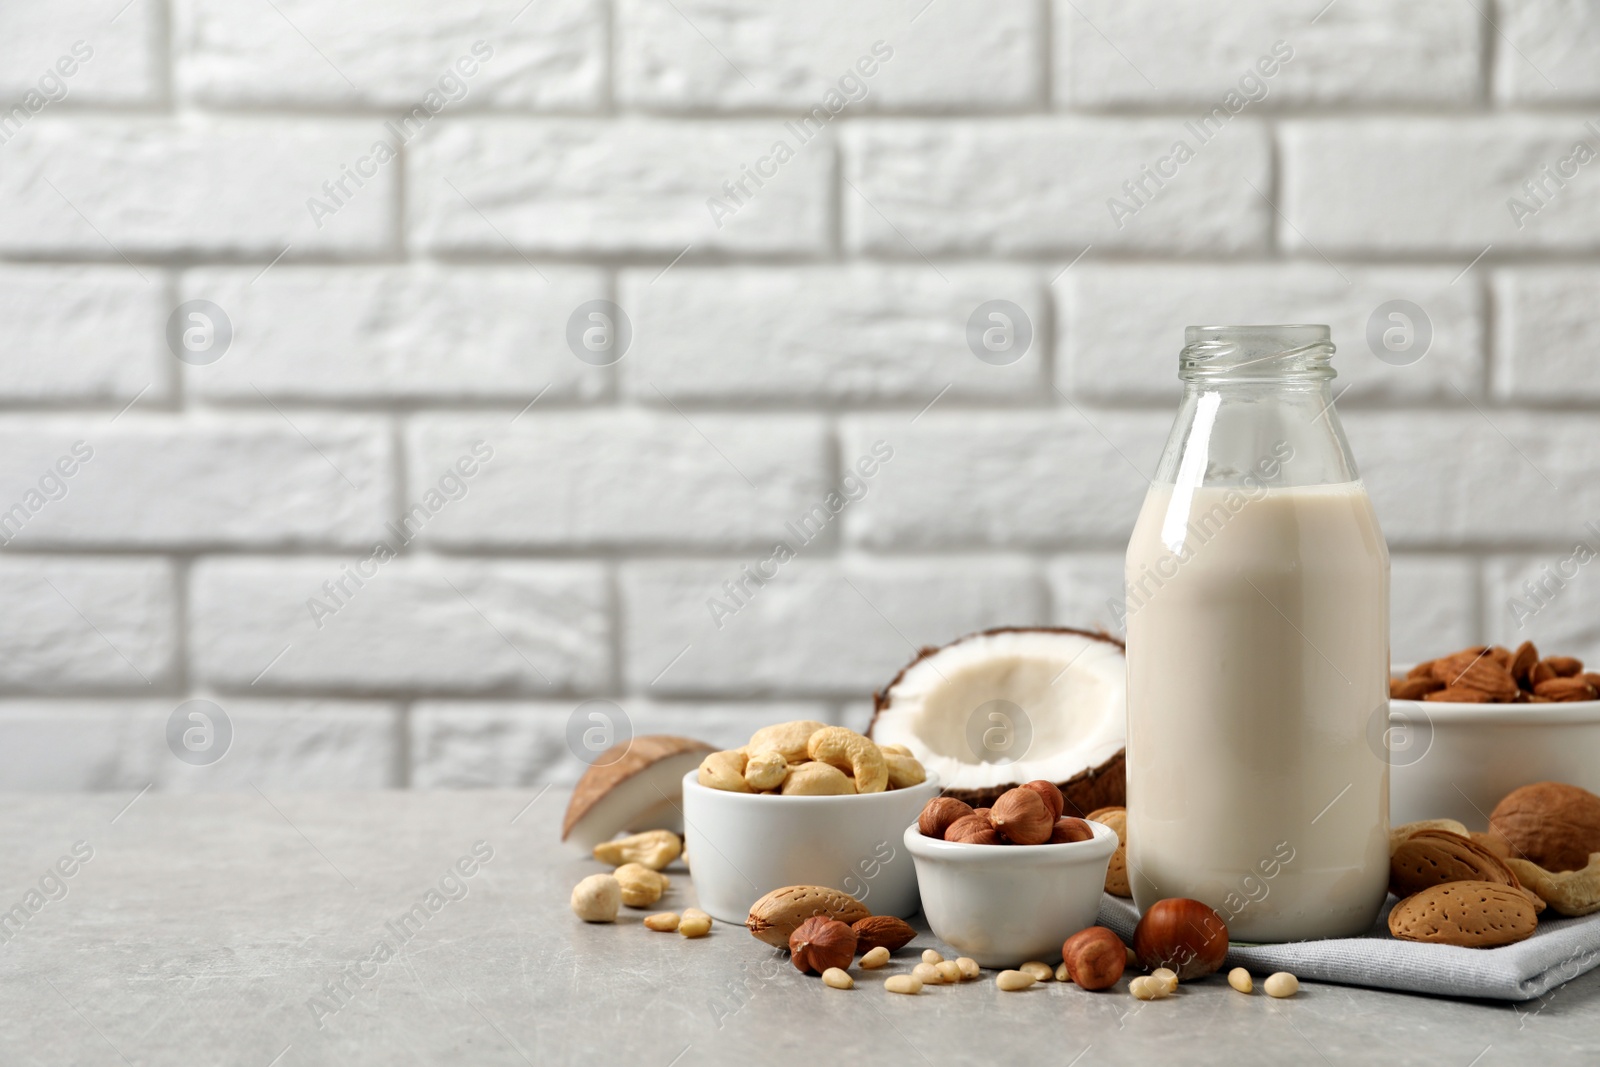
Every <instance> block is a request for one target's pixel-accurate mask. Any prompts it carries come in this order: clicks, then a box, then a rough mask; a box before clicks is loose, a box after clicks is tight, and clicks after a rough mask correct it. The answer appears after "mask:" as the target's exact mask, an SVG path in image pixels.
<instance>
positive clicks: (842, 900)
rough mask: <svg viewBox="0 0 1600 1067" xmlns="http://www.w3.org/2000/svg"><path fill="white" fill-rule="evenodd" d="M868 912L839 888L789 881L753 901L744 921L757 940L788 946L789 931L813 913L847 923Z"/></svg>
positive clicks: (813, 914) (780, 946) (783, 946)
mask: <svg viewBox="0 0 1600 1067" xmlns="http://www.w3.org/2000/svg"><path fill="white" fill-rule="evenodd" d="M870 914H871V912H869V911H868V910H867V906H866V905H865V904H863V903H861V902H860V901H859V900H857V899H856V898H855V897H853V896H851V895H850V894H849V893H846V892H843V891H842V890H838V889H829V888H828V887H826V886H820V885H790V886H784V887H783V888H782V889H774V890H773V891H772V892H770V893H768V894H767V895H766V896H764V897H762V898H761V899H760V900H758V901H756V902H755V903H754V904H752V905H751V906H750V915H749V917H748V918H746V919H745V922H744V925H745V928H746V929H748V930H749V931H750V933H751V935H752V936H753V937H755V938H756V939H757V940H758V941H765V942H766V943H767V944H769V945H771V946H773V947H774V948H788V947H789V935H790V934H792V933H794V932H795V931H796V930H797V929H799V927H800V924H801V923H803V922H805V921H806V920H807V919H809V918H812V917H813V916H816V915H822V916H825V917H827V918H829V919H837V920H838V921H839V922H842V923H845V924H846V925H849V924H852V923H855V922H857V921H858V920H861V919H865V918H866V917H867V916H868V915H870Z"/></svg>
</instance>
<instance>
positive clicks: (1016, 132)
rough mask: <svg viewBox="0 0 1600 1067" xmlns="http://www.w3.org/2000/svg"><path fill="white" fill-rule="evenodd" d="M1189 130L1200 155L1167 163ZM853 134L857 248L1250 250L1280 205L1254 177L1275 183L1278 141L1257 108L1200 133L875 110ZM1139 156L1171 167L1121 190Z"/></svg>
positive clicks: (931, 251) (847, 201)
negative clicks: (1135, 188)
mask: <svg viewBox="0 0 1600 1067" xmlns="http://www.w3.org/2000/svg"><path fill="white" fill-rule="evenodd" d="M1180 140H1183V141H1185V142H1187V143H1188V145H1189V146H1190V150H1192V151H1193V152H1194V154H1193V157H1192V158H1190V159H1189V160H1188V162H1186V163H1184V164H1183V165H1182V166H1178V165H1177V164H1176V162H1169V163H1166V164H1162V163H1160V160H1162V159H1167V158H1168V157H1169V156H1170V154H1171V153H1172V152H1173V150H1174V145H1175V144H1176V143H1177V142H1178V141H1180ZM844 144H845V163H844V176H845V179H846V181H847V182H848V184H847V185H846V186H845V187H844V190H843V192H842V193H841V194H840V198H841V200H842V201H843V203H844V205H845V207H844V219H845V222H844V232H845V235H846V237H845V240H846V244H847V245H848V246H849V247H850V248H851V249H852V250H855V251H858V252H870V253H876V254H888V255H895V256H902V257H911V258H916V257H918V256H931V255H938V254H941V253H955V252H984V253H992V254H1013V255H1029V254H1044V253H1059V252H1063V251H1068V250H1073V251H1076V250H1081V249H1082V248H1083V247H1084V246H1085V245H1090V244H1092V245H1094V246H1095V247H1096V248H1101V249H1112V248H1129V249H1162V250H1169V251H1202V250H1203V251H1208V252H1218V251H1242V250H1246V249H1260V248H1264V247H1265V246H1266V241H1267V237H1268V234H1269V232H1270V224H1269V219H1270V216H1271V214H1272V209H1271V207H1269V206H1268V205H1267V203H1266V202H1265V201H1263V200H1262V198H1261V196H1260V195H1258V194H1257V192H1256V191H1255V190H1253V189H1251V187H1250V185H1251V184H1254V185H1255V187H1256V189H1259V190H1261V191H1262V192H1263V193H1264V192H1267V190H1268V182H1269V181H1270V178H1269V173H1270V169H1271V164H1270V152H1269V148H1268V143H1267V137H1266V134H1265V132H1264V131H1263V130H1262V128H1261V127H1260V126H1259V125H1257V124H1255V123H1254V122H1252V121H1250V120H1239V121H1237V122H1232V123H1231V124H1230V125H1228V126H1225V127H1223V128H1222V129H1220V130H1218V131H1216V132H1215V133H1214V134H1213V135H1211V136H1210V138H1209V140H1208V141H1207V142H1206V143H1203V144H1202V143H1199V141H1198V138H1197V137H1196V136H1195V135H1194V134H1193V133H1191V132H1190V131H1189V130H1187V129H1186V128H1185V127H1184V126H1183V124H1182V123H1181V122H1179V121H1177V120H1174V119H1116V120H1102V119H1055V118H1049V119H1046V118H1030V119H1006V120H993V119H988V120H984V121H981V122H977V121H946V122H939V123H930V122H895V123H886V122H875V121H868V122H862V123H857V124H854V125H852V126H851V127H850V128H849V129H848V130H847V131H846V133H845V140H844ZM1179 154H1182V153H1181V152H1180V153H1179ZM1143 166H1150V167H1156V166H1160V167H1162V168H1163V169H1166V170H1169V171H1173V173H1172V175H1171V176H1170V177H1169V178H1166V179H1163V182H1164V186H1163V188H1161V189H1160V190H1159V191H1156V192H1155V193H1154V198H1153V199H1152V198H1151V193H1146V194H1140V195H1138V196H1137V197H1136V198H1134V197H1133V196H1130V194H1129V193H1128V192H1127V191H1126V190H1125V189H1124V188H1123V186H1124V183H1127V182H1133V181H1135V180H1136V179H1139V178H1141V173H1140V168H1141V167H1143ZM1174 168H1176V169H1175V170H1174ZM1146 182H1147V184H1146V188H1147V190H1152V191H1154V190H1155V188H1156V187H1155V185H1154V181H1152V180H1150V179H1146ZM1113 199H1117V200H1119V201H1120V202H1121V203H1122V204H1123V205H1124V207H1123V208H1120V209H1116V210H1114V209H1113V207H1112V206H1111V203H1110V202H1111V201H1112V200H1113ZM1141 203H1142V204H1143V206H1142V207H1141V206H1139V205H1140V204H1141ZM1125 211H1126V212H1133V213H1132V214H1131V215H1128V214H1124V213H1123V212H1125Z"/></svg>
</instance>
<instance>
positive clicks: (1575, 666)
mask: <svg viewBox="0 0 1600 1067" xmlns="http://www.w3.org/2000/svg"><path fill="white" fill-rule="evenodd" d="M1544 661H1545V662H1546V663H1548V664H1550V669H1551V670H1553V671H1555V672H1556V677H1557V678H1571V677H1572V676H1573V675H1575V674H1582V673H1583V660H1581V659H1579V658H1578V657H1576V656H1546V657H1545V660H1544Z"/></svg>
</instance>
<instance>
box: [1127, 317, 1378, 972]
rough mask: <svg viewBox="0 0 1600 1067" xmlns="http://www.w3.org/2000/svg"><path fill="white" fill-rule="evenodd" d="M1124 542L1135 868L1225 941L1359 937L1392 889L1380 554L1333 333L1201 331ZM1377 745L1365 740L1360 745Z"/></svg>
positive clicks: (1188, 334) (1146, 896) (1137, 878)
mask: <svg viewBox="0 0 1600 1067" xmlns="http://www.w3.org/2000/svg"><path fill="white" fill-rule="evenodd" d="M1185 341H1186V344H1185V347H1184V349H1183V353H1182V355H1181V357H1180V361H1179V377H1180V378H1181V379H1182V380H1183V383H1184V393H1183V401H1182V404H1181V406H1180V407H1179V410H1178V419H1177V422H1176V423H1175V424H1174V426H1173V428H1172V433H1171V435H1170V436H1169V437H1168V438H1167V444H1166V448H1165V450H1164V451H1163V452H1162V455H1161V462H1160V465H1159V466H1158V467H1157V469H1156V475H1155V480H1154V482H1152V484H1151V486H1150V491H1149V495H1148V496H1147V497H1146V498H1145V502H1144V508H1143V510H1141V511H1140V513H1139V519H1138V522H1137V523H1136V524H1135V526H1134V530H1133V537H1132V539H1131V540H1130V541H1129V543H1128V556H1127V574H1126V590H1125V591H1126V596H1127V637H1128V757H1127V767H1128V866H1129V878H1130V881H1131V882H1132V886H1133V898H1134V902H1135V903H1136V904H1137V905H1138V906H1139V908H1140V910H1141V911H1142V910H1144V909H1146V908H1148V907H1149V906H1150V905H1151V904H1154V903H1155V902H1156V901H1158V900H1161V899H1163V898H1165V897H1192V898H1195V899H1197V900H1201V901H1204V902H1205V903H1207V904H1209V905H1211V906H1212V907H1213V908H1215V909H1216V910H1217V911H1218V912H1220V913H1221V914H1222V916H1223V918H1224V919H1226V920H1227V923H1228V929H1229V933H1230V935H1231V936H1232V938H1233V939H1234V940H1236V941H1287V940H1300V939H1304V938H1318V937H1337V936H1344V935H1350V934H1359V933H1363V932H1365V931H1366V930H1367V929H1369V928H1370V927H1371V925H1372V923H1373V921H1374V920H1375V918H1376V917H1377V913H1378V910H1379V908H1380V907H1381V906H1382V904H1383V901H1384V895H1385V886H1386V883H1387V881H1388V873H1389V848H1388V831H1389V765H1388V759H1387V755H1386V751H1385V749H1384V747H1383V746H1384V738H1385V735H1386V729H1387V714H1388V706H1389V686H1388V667H1389V550H1388V547H1387V546H1386V545H1385V544H1384V540H1383V533H1382V531H1380V530H1379V529H1378V521H1377V518H1376V517H1375V516H1374V514H1373V511H1372V502H1371V501H1370V500H1369V499H1368V498H1367V491H1366V488H1365V487H1364V486H1363V485H1362V483H1361V480H1360V477H1359V476H1358V475H1357V473H1356V465H1355V461H1354V460H1353V459H1352V458H1351V456H1350V448H1349V445H1348V444H1347V443H1346V442H1345V437H1344V431H1343V430H1342V428H1341V427H1340V425H1339V418H1338V416H1337V415H1336V414H1335V413H1334V410H1333V398H1332V396H1331V394H1330V389H1329V382H1330V381H1331V380H1332V378H1333V377H1334V370H1333V368H1332V367H1331V366H1330V365H1329V361H1330V358H1331V357H1332V355H1333V350H1334V349H1333V342H1332V341H1331V340H1330V339H1329V332H1328V328H1327V327H1326V326H1191V327H1189V328H1188V330H1187V331H1185ZM1369 738H1370V739H1374V740H1369Z"/></svg>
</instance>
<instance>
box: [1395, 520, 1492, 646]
mask: <svg viewBox="0 0 1600 1067" xmlns="http://www.w3.org/2000/svg"><path fill="white" fill-rule="evenodd" d="M1380 518H1381V516H1380ZM1477 592H1478V566H1477V564H1476V563H1475V562H1474V561H1472V560H1470V559H1466V558H1464V557H1461V556H1416V555H1407V554H1405V553H1399V554H1395V555H1392V556H1391V557H1390V560H1389V651H1390V656H1389V658H1390V661H1391V662H1392V663H1393V664H1394V665H1395V666H1397V667H1398V666H1401V665H1403V664H1404V665H1410V664H1417V663H1421V662H1422V661H1423V660H1425V659H1433V658H1434V657H1435V656H1442V655H1445V654H1446V653H1449V652H1454V651H1455V650H1456V649H1458V648H1465V647H1467V646H1468V645H1470V644H1472V643H1473V642H1474V641H1476V640H1477V639H1478V635H1479V632H1480V631H1479V628H1478V608H1477V599H1478V597H1477Z"/></svg>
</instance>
